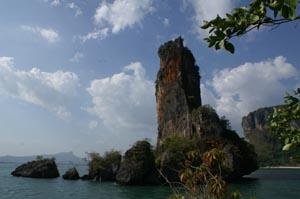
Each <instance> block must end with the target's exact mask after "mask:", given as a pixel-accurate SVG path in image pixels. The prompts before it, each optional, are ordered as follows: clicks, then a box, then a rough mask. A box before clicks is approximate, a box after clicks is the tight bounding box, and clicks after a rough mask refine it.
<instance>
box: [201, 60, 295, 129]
mask: <svg viewBox="0 0 300 199" xmlns="http://www.w3.org/2000/svg"><path fill="white" fill-rule="evenodd" d="M299 73H300V72H299V71H298V70H297V68H296V67H295V66H293V65H292V64H290V63H288V62H287V60H286V58H284V57H282V56H278V57H276V58H274V59H269V60H266V61H261V62H257V63H245V64H243V65H240V66H237V67H235V68H232V69H229V68H226V69H223V70H221V71H219V72H217V73H215V74H214V77H213V79H212V81H211V82H210V83H209V84H208V85H206V86H207V87H209V86H210V87H212V89H213V90H214V92H215V94H216V95H214V94H213V93H212V92H210V90H209V89H206V90H205V89H203V88H202V92H203V91H204V96H206V97H205V98H206V100H207V101H208V102H213V103H212V105H213V106H215V108H216V110H217V112H218V113H219V114H220V115H225V116H226V117H227V118H229V119H230V121H231V123H232V126H233V127H234V128H235V129H237V130H239V131H241V119H242V117H243V116H245V115H247V114H248V113H249V112H251V111H254V110H256V109H257V108H260V107H265V106H273V105H278V104H280V103H282V100H283V96H284V94H285V92H286V91H287V90H288V89H292V88H288V87H287V86H285V85H286V84H285V83H284V81H285V80H291V79H293V78H298V80H299ZM296 81H297V80H296ZM214 96H215V97H214Z"/></svg>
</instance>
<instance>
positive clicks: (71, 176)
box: [63, 167, 80, 180]
mask: <svg viewBox="0 0 300 199" xmlns="http://www.w3.org/2000/svg"><path fill="white" fill-rule="evenodd" d="M79 178H80V177H79V174H78V171H77V169H76V168H75V167H73V168H71V169H69V170H68V171H67V172H66V173H65V174H64V175H63V179H65V180H78V179H79Z"/></svg>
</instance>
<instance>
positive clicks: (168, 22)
mask: <svg viewBox="0 0 300 199" xmlns="http://www.w3.org/2000/svg"><path fill="white" fill-rule="evenodd" d="M162 23H163V24H164V26H165V27H168V26H169V25H170V20H169V19H168V18H164V19H163V21H162Z"/></svg>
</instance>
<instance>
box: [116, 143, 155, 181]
mask: <svg viewBox="0 0 300 199" xmlns="http://www.w3.org/2000/svg"><path fill="white" fill-rule="evenodd" d="M116 180H117V183H118V184H121V185H155V184H159V183H160V182H159V180H158V174H157V172H156V168H155V158H154V153H153V149H152V147H151V145H150V143H149V142H147V141H138V142H136V143H135V144H134V146H133V147H131V148H130V149H129V150H127V151H126V153H125V156H124V159H123V161H122V162H121V167H120V169H119V171H118V173H117V176H116Z"/></svg>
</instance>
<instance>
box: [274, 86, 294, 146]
mask: <svg viewBox="0 0 300 199" xmlns="http://www.w3.org/2000/svg"><path fill="white" fill-rule="evenodd" d="M284 103H285V104H284V106H281V107H278V108H274V111H273V113H272V115H271V116H270V119H269V126H270V129H271V131H272V132H273V133H274V135H275V136H277V137H278V138H279V139H280V140H281V141H282V142H283V144H284V146H283V148H282V150H284V151H287V150H290V149H291V148H292V147H299V146H300V88H298V89H297V90H296V91H295V92H294V95H290V94H287V95H286V96H285V97H284Z"/></svg>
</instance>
